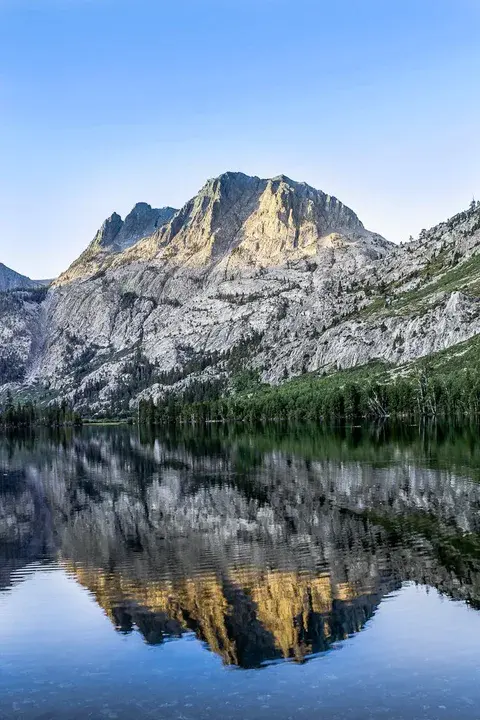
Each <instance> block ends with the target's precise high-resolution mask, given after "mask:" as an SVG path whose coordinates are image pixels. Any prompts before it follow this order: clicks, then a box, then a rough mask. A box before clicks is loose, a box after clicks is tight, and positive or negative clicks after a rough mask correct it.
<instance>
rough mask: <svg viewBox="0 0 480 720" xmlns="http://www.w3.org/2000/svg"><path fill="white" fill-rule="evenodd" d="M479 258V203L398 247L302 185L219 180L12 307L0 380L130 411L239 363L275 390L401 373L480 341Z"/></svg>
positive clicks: (110, 231) (106, 243)
mask: <svg viewBox="0 0 480 720" xmlns="http://www.w3.org/2000/svg"><path fill="white" fill-rule="evenodd" d="M479 248H480V208H479V207H478V206H477V205H476V204H472V206H471V208H470V209H469V210H467V211H465V212H463V213H460V214H459V215H457V216H455V217H454V218H452V219H451V220H449V221H447V222H444V223H441V224H440V225H438V226H436V227H435V228H433V229H432V230H430V231H423V232H422V234H421V236H420V238H418V239H417V240H415V241H413V242H410V243H406V244H405V245H403V246H395V245H393V244H391V243H389V242H388V241H387V240H385V239H384V238H383V237H382V236H380V235H378V234H376V233H373V232H370V231H368V230H367V229H365V227H364V226H363V224H362V223H361V221H360V220H359V218H358V217H357V215H356V214H355V213H354V212H353V211H352V210H350V209H349V208H348V207H346V206H345V205H344V204H343V203H341V202H340V201H339V200H337V199H336V198H333V197H331V196H329V195H326V194H325V193H323V192H321V191H319V190H316V189H314V188H312V187H310V186H309V185H307V184H305V183H298V182H294V181H293V180H290V179H289V178H287V177H285V176H279V177H276V178H273V179H268V180H265V179H260V178H256V177H249V176H246V175H243V174H242V173H225V174H224V175H221V176H220V177H219V178H216V179H213V180H209V181H208V182H207V183H206V184H205V186H204V187H203V188H202V189H201V190H200V192H199V193H198V195H196V196H195V197H194V198H192V199H191V200H190V201H188V202H187V203H186V204H185V206H184V207H183V208H181V209H180V210H178V211H175V210H173V209H172V208H163V209H161V210H155V209H152V208H151V207H150V206H149V205H146V204H143V203H140V204H138V205H136V206H135V208H134V209H133V211H132V212H131V213H130V215H128V216H127V218H126V219H125V221H123V220H122V219H121V218H120V216H118V215H117V214H115V213H114V214H113V215H112V216H111V217H110V218H109V219H108V220H106V221H105V223H104V224H103V226H102V228H101V229H100V230H99V232H98V233H97V235H96V237H95V238H94V240H93V242H92V243H91V244H90V245H89V247H88V248H87V250H86V251H85V252H84V253H83V254H82V255H81V256H80V258H79V259H78V260H76V261H75V262H74V263H73V264H72V266H71V267H70V268H69V269H68V270H67V271H66V272H64V273H63V274H62V275H60V277H59V278H58V279H57V280H56V281H55V282H54V284H53V286H52V287H51V289H49V291H48V293H47V294H46V296H45V298H44V299H42V301H41V302H36V303H32V302H31V301H29V299H28V298H26V299H24V300H23V299H21V298H19V299H18V303H17V305H16V307H15V309H14V310H9V309H8V308H6V309H5V310H4V318H5V328H9V329H8V331H5V329H4V330H3V333H2V337H0V360H1V359H2V358H3V359H4V363H7V365H8V364H11V363H12V357H14V358H16V360H15V366H16V367H17V368H20V371H19V372H18V373H17V374H16V375H17V376H16V377H15V378H11V377H8V374H5V376H4V378H3V382H4V383H5V382H7V381H12V380H15V381H16V382H17V386H18V384H21V385H22V386H24V385H27V386H29V387H30V388H36V389H39V388H40V389H43V390H45V389H46V388H47V389H48V392H49V393H52V394H62V395H66V396H68V397H70V398H71V399H72V400H73V401H74V402H75V404H76V405H77V406H78V407H84V408H87V407H88V408H89V410H90V411H93V412H96V411H98V412H101V411H105V410H106V409H117V410H118V409H121V410H123V411H125V412H128V409H129V407H130V409H132V408H133V407H134V406H135V404H136V402H137V400H138V397H139V395H140V394H141V393H143V394H152V395H153V396H155V397H158V396H161V395H162V393H164V392H165V389H166V388H167V387H168V388H169V389H170V388H173V389H175V388H178V387H184V386H185V384H188V383H189V382H191V380H192V379H198V378H218V377H224V378H228V377H230V376H231V375H232V372H233V370H232V368H233V367H234V366H235V367H236V368H238V366H239V365H242V364H243V365H244V366H245V365H248V366H249V367H252V368H255V369H258V370H259V372H260V373H261V376H262V378H263V380H265V381H266V382H271V383H276V382H280V381H281V380H282V379H284V378H286V377H291V376H295V375H298V374H301V373H302V372H316V371H319V372H331V371H333V370H335V369H336V368H346V367H353V366H355V365H361V364H365V363H367V362H369V361H371V360H374V359H382V360H385V361H388V362H391V363H393V364H402V363H405V362H409V361H411V360H415V359H416V358H419V357H422V356H425V355H428V354H430V353H432V352H435V351H437V350H442V349H445V348H448V347H451V346H454V345H456V344H458V343H461V342H463V341H465V340H468V339H469V338H471V337H473V336H474V335H476V334H478V333H479V332H480V304H479V302H478V298H479V297H480V257H479V255H478V251H479ZM3 302H4V305H8V304H9V303H10V300H8V301H6V300H5V299H4V300H3ZM232 358H236V360H237V361H236V362H235V363H232V362H231V360H232Z"/></svg>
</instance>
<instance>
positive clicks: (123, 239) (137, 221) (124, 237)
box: [56, 203, 176, 285]
mask: <svg viewBox="0 0 480 720" xmlns="http://www.w3.org/2000/svg"><path fill="white" fill-rule="evenodd" d="M175 212H176V210H174V208H171V207H164V208H161V209H155V208H152V207H151V206H150V205H148V204H147V203H137V204H136V205H135V207H134V208H133V210H132V211H131V212H130V213H129V214H128V215H127V217H126V218H125V220H122V218H121V217H120V215H118V213H116V212H114V213H113V215H111V216H110V217H109V218H107V219H106V220H105V222H104V223H103V225H102V227H101V228H100V230H99V231H98V232H97V234H96V235H95V237H94V239H93V240H92V242H91V243H90V245H89V246H88V248H87V249H86V250H85V252H84V253H82V255H81V256H80V257H79V258H78V260H76V261H75V262H74V263H73V264H72V265H71V266H70V268H69V269H68V270H67V271H66V272H65V273H63V274H62V275H61V276H60V277H59V278H58V280H57V281H56V284H60V285H61V284H63V283H65V282H71V281H72V280H78V279H80V278H82V277H88V275H89V274H91V273H92V272H95V271H96V270H97V269H98V268H99V267H100V266H101V265H102V263H108V262H109V260H110V259H111V256H112V255H114V254H116V253H121V252H122V251H123V250H126V249H127V248H129V247H131V246H132V245H133V244H134V243H136V242H138V240H141V239H142V238H145V237H148V236H149V235H152V234H153V233H154V232H155V230H156V229H157V228H159V227H161V226H162V225H164V224H165V223H166V222H168V221H169V220H170V219H171V218H172V217H173V216H174V215H175Z"/></svg>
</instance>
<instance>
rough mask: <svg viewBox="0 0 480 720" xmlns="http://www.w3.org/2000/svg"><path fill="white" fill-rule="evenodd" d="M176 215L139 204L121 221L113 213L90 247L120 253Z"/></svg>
mask: <svg viewBox="0 0 480 720" xmlns="http://www.w3.org/2000/svg"><path fill="white" fill-rule="evenodd" d="M175 213H176V210H175V209H174V208H171V207H164V208H160V209H156V208H152V207H151V205H148V203H144V202H139V203H137V204H136V205H135V207H134V208H133V210H132V211H131V212H130V213H129V214H128V215H127V216H126V218H125V220H122V218H121V217H120V215H119V214H118V213H116V212H114V213H113V215H111V216H110V217H109V218H107V220H105V222H104V223H103V225H102V227H101V228H100V230H99V231H98V233H97V234H96V236H95V238H94V240H93V243H92V246H93V247H98V248H101V249H102V250H107V251H113V252H121V251H122V250H126V248H128V247H131V246H132V245H133V244H134V243H136V242H138V240H141V239H142V238H144V237H148V236H149V235H151V234H152V233H154V232H155V230H156V229H157V228H159V227H160V226H161V225H163V224H164V223H166V222H168V221H169V220H170V219H171V218H172V217H173V216H174V215H175Z"/></svg>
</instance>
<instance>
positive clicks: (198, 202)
mask: <svg viewBox="0 0 480 720" xmlns="http://www.w3.org/2000/svg"><path fill="white" fill-rule="evenodd" d="M332 234H336V235H337V236H338V237H337V244H338V242H339V239H340V238H344V239H347V240H348V243H350V244H351V242H352V241H355V242H357V244H362V243H363V245H364V246H365V247H367V246H368V251H369V252H373V253H374V254H375V253H377V254H380V255H381V254H383V253H384V252H385V250H386V249H387V247H389V243H387V242H386V241H385V240H384V239H383V238H381V237H380V236H379V235H375V234H374V233H370V232H369V231H367V230H366V229H365V228H364V226H363V224H362V223H361V221H360V220H359V218H358V217H357V215H356V214H355V213H354V212H353V210H351V209H350V208H348V207H347V206H346V205H344V204H343V203H341V202H340V201H339V200H337V199H336V198H335V197H332V196H330V195H327V194H325V193H324V192H322V191H321V190H316V189H315V188H313V187H311V186H310V185H308V184H307V183H299V182H295V181H293V180H291V179H290V178H288V177H287V176H286V175H279V176H277V177H274V178H270V179H262V178H258V177H255V176H253V177H251V176H249V175H245V174H244V173H241V172H226V173H223V174H222V175H220V176H219V177H217V178H212V179H210V180H208V181H207V182H206V184H205V185H204V186H203V187H202V188H201V190H200V191H199V193H198V194H197V195H196V196H195V197H194V198H192V199H191V200H189V201H188V202H187V203H186V204H185V205H184V207H183V208H182V209H181V210H180V211H179V212H178V213H177V214H176V215H175V217H173V218H172V220H171V221H170V222H169V223H167V224H165V225H164V227H162V228H161V229H160V230H159V231H158V232H156V233H155V234H154V235H153V236H152V237H151V238H148V239H147V240H146V241H145V242H144V243H140V244H139V245H138V246H136V247H135V248H134V252H133V253H132V255H130V256H128V257H126V258H124V259H122V262H123V261H126V262H128V261H129V260H130V259H133V258H136V259H142V258H143V259H146V258H147V257H150V258H153V257H155V256H157V257H159V258H160V259H166V260H169V261H173V262H174V263H175V264H176V265H187V266H188V265H190V266H191V265H195V266H205V265H208V264H210V263H212V262H213V263H218V262H219V261H226V260H230V259H232V254H234V255H235V258H234V261H235V264H236V265H260V266H266V265H279V264H282V263H284V262H287V261H288V260H290V259H295V258H299V257H302V256H306V255H314V254H316V253H317V252H318V251H320V250H321V249H322V248H323V247H330V245H331V236H332Z"/></svg>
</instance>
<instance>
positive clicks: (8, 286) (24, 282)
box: [0, 263, 48, 292]
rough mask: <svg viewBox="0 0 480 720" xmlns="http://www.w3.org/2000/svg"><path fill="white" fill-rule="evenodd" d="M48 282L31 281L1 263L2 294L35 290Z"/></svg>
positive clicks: (0, 282) (0, 281) (0, 284)
mask: <svg viewBox="0 0 480 720" xmlns="http://www.w3.org/2000/svg"><path fill="white" fill-rule="evenodd" d="M45 282H48V281H42V280H30V278H28V277H26V276H25V275H20V273H17V272H15V270H11V269H10V268H8V267H7V266H6V265H4V264H3V263H0V292H6V291H7V290H20V289H25V288H34V287H38V286H39V285H42V284H44V283H45Z"/></svg>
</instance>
